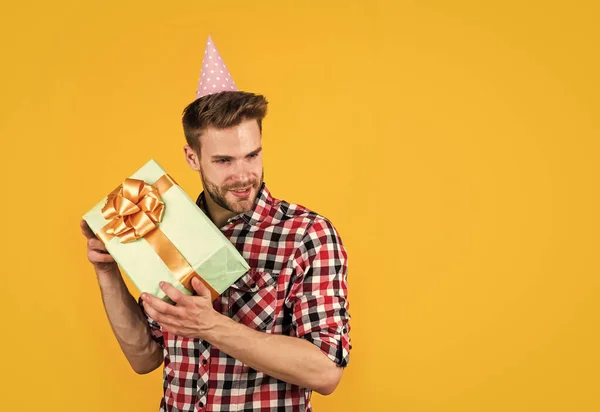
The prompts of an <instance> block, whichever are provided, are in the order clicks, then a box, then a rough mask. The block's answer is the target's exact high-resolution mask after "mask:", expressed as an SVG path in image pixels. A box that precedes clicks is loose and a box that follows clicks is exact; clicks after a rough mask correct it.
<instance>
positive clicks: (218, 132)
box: [199, 120, 264, 214]
mask: <svg viewBox="0 0 600 412" xmlns="http://www.w3.org/2000/svg"><path fill="white" fill-rule="evenodd" d="M200 146H201V150H200V162H199V163H200V177H201V179H202V185H203V186H204V189H205V190H206V191H207V192H208V194H209V195H210V197H211V198H212V199H213V200H214V201H215V203H216V204H218V205H219V206H221V207H222V208H223V209H226V210H228V211H230V212H233V213H236V214H237V213H243V212H246V211H248V210H250V209H251V208H252V206H253V204H254V200H255V199H256V195H257V194H258V190H259V189H260V186H261V184H262V182H263V178H264V174H263V164H262V148H261V133H260V129H259V127H258V122H257V121H256V120H247V121H244V122H242V123H240V124H239V125H237V126H233V127H230V128H227V129H215V128H208V129H207V130H206V131H205V132H204V133H203V134H202V136H201V137H200Z"/></svg>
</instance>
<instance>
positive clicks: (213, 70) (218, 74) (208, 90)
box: [196, 36, 237, 99]
mask: <svg viewBox="0 0 600 412" xmlns="http://www.w3.org/2000/svg"><path fill="white" fill-rule="evenodd" d="M236 90H237V87H236V86H235V82H234V81H233V78H232V77H231V74H230V73H229V70H227V66H225V62H224V61H223V59H222V58H221V55H220V54H219V52H218V51H217V47H216V46H215V43H214V42H213V40H212V38H211V37H210V36H208V40H207V42H206V50H205V51H204V61H203V62H202V72H201V73H200V81H199V83H198V90H197V91H196V99H198V98H200V97H202V96H206V95H209V94H214V93H219V92H224V91H230V92H231V91H236Z"/></svg>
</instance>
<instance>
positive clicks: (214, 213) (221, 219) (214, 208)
mask: <svg viewBox="0 0 600 412" xmlns="http://www.w3.org/2000/svg"><path fill="white" fill-rule="evenodd" d="M204 200H205V203H206V210H207V212H208V217H209V218H210V220H212V222H213V223H214V224H215V226H217V227H218V228H222V227H223V226H225V223H227V220H228V219H229V218H232V217H234V216H235V215H237V213H235V212H231V211H229V210H227V209H223V208H222V207H221V206H219V205H218V204H216V203H215V201H214V200H213V199H212V197H210V195H209V194H208V193H204Z"/></svg>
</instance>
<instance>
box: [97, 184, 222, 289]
mask: <svg viewBox="0 0 600 412" xmlns="http://www.w3.org/2000/svg"><path fill="white" fill-rule="evenodd" d="M176 184H177V183H175V181H174V180H173V178H172V177H171V176H169V175H167V174H164V175H162V176H161V177H160V178H159V179H158V180H157V181H156V182H155V183H154V184H152V185H149V184H147V183H146V182H144V181H143V180H138V179H125V181H124V182H123V183H122V184H121V185H119V187H117V188H116V189H115V190H113V191H112V192H110V194H109V195H108V197H107V199H106V204H105V205H104V207H103V208H102V215H103V216H104V219H106V220H108V221H109V222H108V223H107V224H106V225H105V226H104V227H103V228H102V229H101V230H100V231H98V233H97V235H98V238H99V239H100V240H101V241H102V242H103V243H104V244H105V245H106V244H107V243H108V242H110V241H111V239H113V238H114V237H118V238H119V240H120V241H121V243H129V242H133V241H134V240H138V239H140V238H142V237H143V238H144V239H145V240H146V242H148V244H149V245H150V246H151V247H152V249H154V251H155V252H156V254H157V255H158V256H159V257H160V258H161V260H162V261H163V262H164V263H165V265H167V267H168V268H169V269H170V270H171V272H172V273H173V275H174V276H175V277H176V278H177V280H178V281H179V282H180V283H181V284H182V285H183V286H184V287H185V288H186V289H188V290H189V291H190V292H194V288H193V287H192V285H191V282H192V279H193V278H195V277H197V278H198V279H199V280H200V281H201V282H202V283H204V285H205V286H206V287H207V288H208V289H209V290H210V294H211V297H212V299H213V300H215V299H216V298H217V297H218V296H219V293H218V292H217V291H216V290H215V289H214V288H213V287H212V286H211V285H209V284H208V283H207V282H206V281H205V280H204V279H202V277H201V276H200V275H199V274H198V273H196V271H195V270H194V269H193V268H192V266H191V265H190V264H189V263H188V262H187V261H186V260H185V258H184V257H183V255H182V254H181V253H180V252H179V250H177V248H176V247H175V245H173V243H171V241H170V240H169V238H167V236H166V235H165V234H164V233H163V231H162V230H160V227H159V226H158V223H160V222H161V221H162V218H163V215H164V212H165V203H164V202H163V200H162V197H161V195H163V194H164V193H165V192H166V191H167V190H169V189H170V188H171V187H172V186H174V185H176Z"/></svg>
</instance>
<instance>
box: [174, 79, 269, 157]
mask: <svg viewBox="0 0 600 412" xmlns="http://www.w3.org/2000/svg"><path fill="white" fill-rule="evenodd" d="M268 103H269V102H268V101H267V99H265V97H264V96H262V95H260V94H254V93H248V92H241V91H233V92H227V91H226V92H220V93H215V94H209V95H207V96H203V97H200V98H199V99H196V100H195V101H193V102H192V103H190V104H189V105H188V106H187V107H186V108H185V109H184V111H183V118H182V123H183V132H184V134H185V139H186V140H187V144H188V145H190V146H191V147H192V149H194V151H195V152H196V153H198V154H200V136H201V135H202V133H203V132H204V131H205V130H206V129H207V128H208V127H216V128H219V129H224V128H227V127H232V126H237V125H238V124H240V123H241V122H243V121H244V120H251V119H256V121H257V122H258V127H259V128H260V130H261V131H262V120H263V119H264V117H265V116H266V114H267V104H268Z"/></svg>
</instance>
